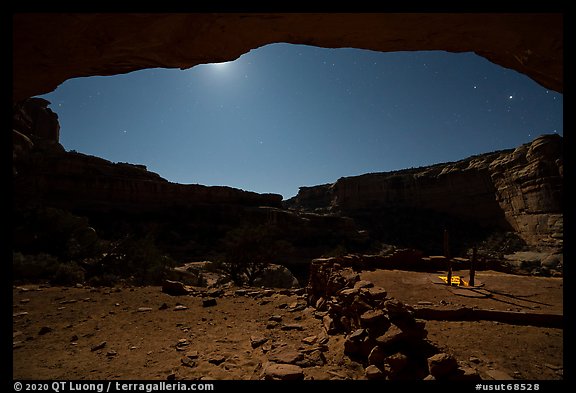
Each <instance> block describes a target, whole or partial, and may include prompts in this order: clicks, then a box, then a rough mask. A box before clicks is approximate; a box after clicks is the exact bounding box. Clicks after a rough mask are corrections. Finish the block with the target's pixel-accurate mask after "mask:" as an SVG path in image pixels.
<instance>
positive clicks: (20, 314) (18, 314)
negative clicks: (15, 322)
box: [12, 311, 28, 318]
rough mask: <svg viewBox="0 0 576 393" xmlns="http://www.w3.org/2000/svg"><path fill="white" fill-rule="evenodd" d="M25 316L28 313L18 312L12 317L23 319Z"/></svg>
mask: <svg viewBox="0 0 576 393" xmlns="http://www.w3.org/2000/svg"><path fill="white" fill-rule="evenodd" d="M24 315H28V311H21V312H17V313H14V314H12V316H13V317H14V318H16V317H23V316H24Z"/></svg>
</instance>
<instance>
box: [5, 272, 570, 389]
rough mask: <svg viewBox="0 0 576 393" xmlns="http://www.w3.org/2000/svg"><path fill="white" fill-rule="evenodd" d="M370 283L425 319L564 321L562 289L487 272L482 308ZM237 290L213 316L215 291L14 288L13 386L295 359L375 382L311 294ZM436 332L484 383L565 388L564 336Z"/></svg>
mask: <svg viewBox="0 0 576 393" xmlns="http://www.w3.org/2000/svg"><path fill="white" fill-rule="evenodd" d="M455 274H459V272H455ZM361 278H362V279H365V280H370V281H372V282H373V283H374V284H376V285H379V286H382V287H384V288H386V289H387V291H388V296H389V297H394V298H396V299H398V300H401V301H403V302H405V303H406V304H409V305H413V306H415V307H429V308H439V309H442V308H446V309H449V308H458V307H462V306H467V307H476V308H482V309H494V310H509V311H531V312H542V313H556V314H561V313H562V310H563V302H562V299H563V288H562V285H563V280H562V278H542V277H526V276H513V275H508V274H503V273H497V272H492V271H486V272H478V273H477V280H478V281H480V282H481V283H483V286H482V288H483V289H484V290H485V291H489V292H490V293H491V295H490V296H489V297H481V298H479V297H468V296H461V294H456V293H454V292H453V291H451V290H450V288H449V287H447V286H445V285H440V284H434V283H433V281H434V280H436V281H437V275H434V274H431V273H417V272H405V271H397V270H376V271H366V272H363V273H362V274H361ZM237 289H238V288H228V289H225V290H224V291H223V293H222V294H221V295H219V296H216V297H215V298H216V305H212V306H208V307H204V306H203V300H205V299H206V295H207V294H206V290H205V289H204V290H200V289H198V292H197V294H196V295H194V296H170V295H167V294H165V293H163V292H162V291H161V288H160V287H117V288H90V287H79V288H62V287H42V286H38V285H23V286H18V287H14V288H13V315H14V317H13V378H14V379H40V380H44V379H56V380H58V379H78V380H82V379H85V380H104V379H154V380H158V379H162V380H164V379H166V378H176V379H244V380H247V379H260V378H261V377H262V372H263V367H265V365H266V364H267V362H268V361H270V360H271V361H274V359H279V358H280V359H284V360H286V359H291V358H294V357H299V359H301V360H299V361H300V364H301V365H303V370H304V376H305V379H361V378H364V370H363V367H362V366H361V365H359V364H357V363H355V362H352V361H351V360H350V359H349V358H348V357H347V356H345V355H343V342H344V337H343V336H342V335H335V336H327V335H326V334H325V333H324V331H323V328H322V321H321V319H319V318H318V315H316V311H315V310H314V309H313V308H310V307H306V301H305V295H304V294H303V291H302V290H300V291H298V290H296V291H295V290H291V291H288V290H264V289H258V288H254V289H247V290H246V291H244V292H245V293H242V292H241V293H237ZM244 289H245V288H244ZM212 295H218V294H212ZM426 329H427V330H428V339H429V340H430V341H431V342H432V343H433V344H435V345H436V346H438V347H440V348H442V349H444V350H445V351H446V352H450V353H452V354H453V355H454V356H455V357H456V358H457V359H458V361H459V362H460V363H462V364H465V365H468V366H469V367H472V368H475V369H476V370H478V372H479V374H480V376H481V377H482V378H484V379H503V378H507V377H510V378H515V379H526V380H547V379H562V378H563V331H562V329H559V328H544V327H535V326H524V325H513V324H506V323H501V322H493V321H476V322H462V321H433V320H429V321H427V322H426ZM286 362H288V361H286Z"/></svg>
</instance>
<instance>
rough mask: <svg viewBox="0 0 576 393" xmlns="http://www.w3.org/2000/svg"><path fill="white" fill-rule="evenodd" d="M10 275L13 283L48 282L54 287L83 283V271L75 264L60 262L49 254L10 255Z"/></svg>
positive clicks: (18, 253) (16, 253) (17, 253)
mask: <svg viewBox="0 0 576 393" xmlns="http://www.w3.org/2000/svg"><path fill="white" fill-rule="evenodd" d="M12 273H13V278H14V280H15V281H22V282H40V281H49V282H50V283H52V284H55V285H74V284H76V283H81V282H84V271H83V269H82V268H81V267H80V266H78V265H77V264H76V263H75V262H62V261H60V260H59V259H58V258H56V257H55V256H53V255H50V254H44V253H40V254H35V255H25V254H22V253H20V252H14V253H13V254H12Z"/></svg>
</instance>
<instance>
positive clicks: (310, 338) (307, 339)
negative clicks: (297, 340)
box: [302, 336, 318, 345]
mask: <svg viewBox="0 0 576 393" xmlns="http://www.w3.org/2000/svg"><path fill="white" fill-rule="evenodd" d="M316 341H318V336H308V337H304V338H303V339H302V342H303V343H304V344H307V345H312V344H314V343H316Z"/></svg>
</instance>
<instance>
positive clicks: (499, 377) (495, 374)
mask: <svg viewBox="0 0 576 393" xmlns="http://www.w3.org/2000/svg"><path fill="white" fill-rule="evenodd" d="M486 375H487V376H488V377H489V378H492V379H493V380H495V381H511V380H513V379H514V378H513V377H511V376H510V375H508V374H507V373H505V372H504V371H500V370H488V371H486Z"/></svg>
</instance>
